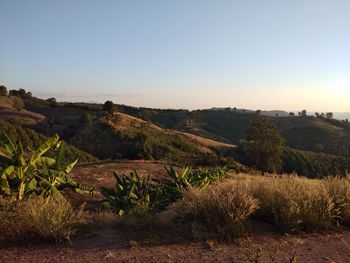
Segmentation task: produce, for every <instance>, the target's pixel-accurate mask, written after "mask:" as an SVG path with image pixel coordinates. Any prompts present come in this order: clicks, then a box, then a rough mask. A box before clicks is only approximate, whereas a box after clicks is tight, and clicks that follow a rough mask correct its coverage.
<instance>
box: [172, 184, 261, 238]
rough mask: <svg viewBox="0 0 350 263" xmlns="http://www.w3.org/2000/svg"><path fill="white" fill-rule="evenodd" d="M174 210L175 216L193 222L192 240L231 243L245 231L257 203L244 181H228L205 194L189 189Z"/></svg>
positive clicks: (257, 205) (206, 191)
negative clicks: (215, 240)
mask: <svg viewBox="0 0 350 263" xmlns="http://www.w3.org/2000/svg"><path fill="white" fill-rule="evenodd" d="M175 207H176V208H175V209H176V211H177V213H176V214H177V215H178V216H181V217H183V218H185V219H186V220H189V221H190V222H192V232H193V234H194V236H195V237H197V238H201V237H203V236H204V237H208V236H209V237H211V236H213V237H216V238H219V239H225V240H231V239H233V238H235V237H238V236H241V235H243V234H244V233H245V232H246V227H247V222H248V218H249V217H250V216H251V215H253V214H254V212H255V211H256V210H257V209H258V207H259V202H258V200H257V199H256V198H254V197H253V196H252V194H251V193H250V192H249V189H248V188H247V187H246V185H245V183H244V182H239V181H229V182H226V183H224V184H218V185H214V186H211V187H209V188H208V189H207V190H205V191H199V190H195V189H192V190H190V191H188V192H186V193H185V194H184V200H183V201H181V202H180V203H178V204H177V205H176V206H175Z"/></svg>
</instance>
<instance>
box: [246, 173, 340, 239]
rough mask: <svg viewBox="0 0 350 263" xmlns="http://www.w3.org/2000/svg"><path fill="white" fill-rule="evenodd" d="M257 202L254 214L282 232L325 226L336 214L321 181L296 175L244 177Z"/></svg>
mask: <svg viewBox="0 0 350 263" xmlns="http://www.w3.org/2000/svg"><path fill="white" fill-rule="evenodd" d="M247 180H248V182H249V183H248V184H249V186H250V188H251V191H252V194H253V196H255V198H257V199H258V200H259V201H260V203H261V205H260V209H259V210H258V211H257V214H256V215H257V217H258V218H260V219H263V220H265V221H267V222H270V223H272V224H274V225H276V226H277V227H278V228H279V229H280V230H281V231H284V232H298V231H314V230H325V229H329V228H330V227H331V226H332V223H333V222H334V221H335V220H336V219H337V218H338V217H339V216H340V212H339V210H338V209H337V208H336V206H335V204H334V202H332V198H331V196H330V194H329V193H328V191H327V190H326V189H325V187H324V185H323V182H322V181H320V180H310V179H305V178H301V177H297V176H287V175H284V176H271V177H262V176H254V177H252V178H248V177H247Z"/></svg>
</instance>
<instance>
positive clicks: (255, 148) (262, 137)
mask: <svg viewBox="0 0 350 263" xmlns="http://www.w3.org/2000/svg"><path fill="white" fill-rule="evenodd" d="M283 146H284V140H283V138H282V136H281V135H280V134H279V132H278V131H277V129H276V128H275V126H274V125H273V124H272V123H271V122H270V121H269V120H268V119H267V118H266V117H259V118H257V119H256V120H255V121H254V122H253V123H252V124H251V126H250V127H249V129H248V132H247V142H246V144H245V147H244V148H245V153H246V155H247V157H248V158H249V160H250V164H251V165H252V166H253V167H255V168H256V169H259V170H261V171H262V172H263V173H264V172H278V171H279V170H280V169H281V167H282V160H281V157H282V154H283Z"/></svg>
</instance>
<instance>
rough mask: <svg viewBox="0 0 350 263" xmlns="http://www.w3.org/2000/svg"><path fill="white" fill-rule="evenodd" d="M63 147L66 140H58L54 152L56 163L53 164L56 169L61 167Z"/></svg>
mask: <svg viewBox="0 0 350 263" xmlns="http://www.w3.org/2000/svg"><path fill="white" fill-rule="evenodd" d="M65 149H66V142H65V141H60V142H59V144H58V149H57V152H56V164H55V168H56V170H60V169H61V166H62V161H63V157H64V151H65Z"/></svg>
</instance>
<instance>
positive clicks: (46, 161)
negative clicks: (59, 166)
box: [35, 157, 56, 167]
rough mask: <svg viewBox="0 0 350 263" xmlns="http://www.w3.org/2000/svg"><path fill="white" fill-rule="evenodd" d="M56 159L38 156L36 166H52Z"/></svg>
mask: <svg viewBox="0 0 350 263" xmlns="http://www.w3.org/2000/svg"><path fill="white" fill-rule="evenodd" d="M55 163H56V160H55V159H53V158H50V157H40V158H39V159H38V160H37V161H36V163H35V164H36V165H35V166H36V167H52V166H53V165H55Z"/></svg>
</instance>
